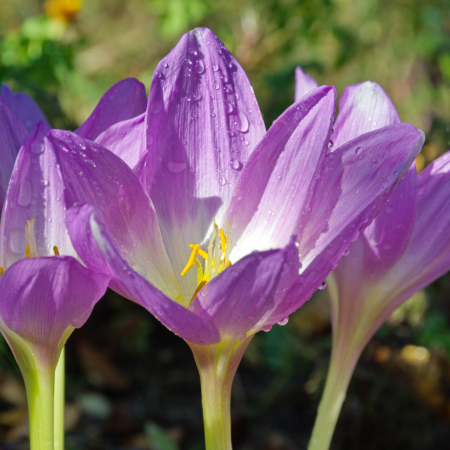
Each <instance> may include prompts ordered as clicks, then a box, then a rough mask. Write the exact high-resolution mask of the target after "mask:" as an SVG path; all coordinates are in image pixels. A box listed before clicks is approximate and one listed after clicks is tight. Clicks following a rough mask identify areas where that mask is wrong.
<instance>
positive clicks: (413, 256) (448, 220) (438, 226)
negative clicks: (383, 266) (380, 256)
mask: <svg viewBox="0 0 450 450" xmlns="http://www.w3.org/2000/svg"><path fill="white" fill-rule="evenodd" d="M449 192H450V152H447V153H445V154H444V155H442V156H441V157H440V158H438V159H437V160H436V161H434V162H433V163H431V164H430V165H429V166H428V167H427V168H426V169H425V170H424V171H423V172H421V173H420V174H419V176H418V200H419V206H418V212H417V220H416V223H415V227H414V232H413V235H412V237H411V240H410V244H409V246H408V248H407V249H406V251H405V253H404V254H403V255H402V257H401V258H400V259H399V261H398V262H397V264H396V265H395V266H394V268H393V269H392V271H391V272H390V274H389V275H388V280H387V283H388V284H389V285H391V286H393V288H394V287H395V288H396V290H397V296H398V298H397V299H396V302H395V304H396V305H398V304H399V302H400V303H401V302H402V301H404V300H406V299H407V298H408V297H409V296H411V295H412V294H413V293H414V292H416V291H418V290H420V289H423V288H424V287H425V286H427V285H428V284H429V283H431V282H433V281H434V280H436V279H437V278H439V277H440V276H442V275H443V274H444V273H445V272H447V271H448V270H450V195H449ZM399 291H401V295H400V294H399V293H398V292H399ZM402 299H403V300H402Z"/></svg>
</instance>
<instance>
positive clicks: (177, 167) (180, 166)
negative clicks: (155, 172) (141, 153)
mask: <svg viewBox="0 0 450 450" xmlns="http://www.w3.org/2000/svg"><path fill="white" fill-rule="evenodd" d="M185 169H186V163H184V162H181V163H179V162H175V161H169V162H168V163H167V170H168V171H169V172H170V173H179V172H183V170H185Z"/></svg>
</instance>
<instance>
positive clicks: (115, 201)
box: [48, 130, 195, 300]
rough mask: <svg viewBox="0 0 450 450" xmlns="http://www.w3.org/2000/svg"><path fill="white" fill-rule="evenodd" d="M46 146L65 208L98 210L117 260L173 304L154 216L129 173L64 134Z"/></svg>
mask: <svg viewBox="0 0 450 450" xmlns="http://www.w3.org/2000/svg"><path fill="white" fill-rule="evenodd" d="M48 140H49V142H50V144H51V148H52V150H53V151H54V153H55V154H56V158H57V160H58V163H59V164H60V170H61V174H62V177H63V180H64V185H65V202H66V206H67V208H70V207H72V206H73V205H74V204H79V203H90V204H92V205H94V206H95V207H96V208H97V209H99V211H100V212H101V213H102V215H103V217H104V218H105V221H106V223H107V224H108V229H109V231H110V233H111V236H112V237H113V239H115V242H117V243H118V247H119V248H120V251H121V254H122V257H123V258H124V259H126V260H127V261H128V262H129V264H130V265H131V266H133V265H134V266H135V267H136V266H139V267H140V268H141V269H140V270H141V273H143V274H144V276H146V277H147V279H148V280H149V281H150V282H151V283H152V284H154V285H155V286H156V287H157V288H158V289H160V290H162V291H163V292H164V293H165V294H166V295H168V296H169V297H171V298H174V299H175V298H178V296H180V294H181V291H180V288H179V287H178V285H177V281H176V277H175V275H174V273H173V269H172V266H171V264H170V261H169V259H168V257H167V253H166V250H165V248H164V244H163V242H162V239H161V231H160V228H159V224H158V220H157V217H156V214H155V210H154V208H153V205H152V203H151V200H150V199H149V197H148V196H147V194H146V193H145V191H144V188H143V186H142V184H141V183H140V182H139V180H138V178H137V177H136V176H135V175H134V174H133V172H132V171H131V169H130V168H129V167H128V166H127V165H126V164H125V163H124V162H123V161H122V160H121V159H120V158H119V157H118V156H116V155H114V154H113V153H112V152H110V151H109V150H107V149H105V148H103V147H101V146H100V145H98V144H95V143H94V142H91V141H88V140H84V139H83V138H81V137H79V136H77V135H76V134H74V133H70V132H69V131H57V130H53V131H51V132H50V133H49V134H48ZM80 257H82V255H80ZM82 258H83V257H82ZM194 290H195V288H194ZM191 295H192V294H191ZM189 299H190V297H189ZM189 299H188V300H189Z"/></svg>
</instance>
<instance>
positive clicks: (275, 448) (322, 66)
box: [0, 0, 450, 450]
mask: <svg viewBox="0 0 450 450" xmlns="http://www.w3.org/2000/svg"><path fill="white" fill-rule="evenodd" d="M197 26H206V27H209V28H211V29H212V30H213V31H214V32H215V33H216V34H217V35H218V36H219V38H220V39H221V40H222V41H223V42H224V43H225V45H226V46H227V47H228V48H229V49H230V50H231V51H232V52H233V54H234V55H235V56H236V58H237V59H238V61H239V62H240V63H241V65H242V66H243V68H244V69H245V70H246V72H247V74H248V77H249V78H250V81H251V83H252V85H253V87H254V90H255V93H256V96H257V98H258V101H259V104H260V108H261V110H262V113H263V115H264V119H265V121H266V126H267V127H269V126H270V124H271V123H272V121H273V120H274V119H275V118H276V117H277V116H278V115H279V114H280V113H281V112H282V111H283V110H284V109H285V108H286V107H288V106H289V105H290V104H291V103H292V102H293V98H294V69H295V66H297V65H301V66H302V67H303V68H304V69H305V70H307V71H308V72H309V73H310V74H311V75H312V76H313V77H314V78H315V79H316V80H317V81H318V82H319V84H332V85H335V86H336V87H337V88H338V92H339V93H341V92H342V90H343V89H344V87H345V86H347V85H348V84H354V83H359V82H361V81H365V80H372V81H376V82H378V83H379V84H381V86H383V88H384V89H385V90H386V91H387V93H388V94H389V96H390V97H391V99H392V100H393V102H394V104H395V105H396V107H397V109H398V112H399V114H400V117H401V119H402V121H404V122H409V123H412V124H413V125H415V126H416V127H418V128H420V129H422V130H424V131H425V133H426V143H425V146H424V148H423V151H422V153H421V154H420V155H419V157H418V159H417V165H418V168H419V170H421V169H423V167H425V166H426V165H427V164H428V163H430V162H431V161H432V160H434V159H435V158H436V157H438V156H439V155H441V154H442V153H443V152H445V151H446V150H447V149H449V148H450V2H449V0H365V1H357V0H303V1H299V0H258V1H256V0H226V1H225V0H189V1H184V0H89V1H88V0H84V1H82V0H47V1H38V0H1V1H0V81H1V82H5V83H7V84H9V85H10V86H11V87H12V88H13V89H14V90H21V91H25V92H27V93H28V94H30V95H31V96H33V98H34V99H35V100H36V101H37V103H38V104H39V105H40V106H41V108H42V109H43V110H44V112H45V114H46V115H47V117H48V118H49V121H50V123H51V124H52V125H53V126H54V127H55V128H63V129H69V130H72V129H75V128H76V127H77V126H78V125H79V124H81V123H82V122H83V121H84V120H85V119H86V118H87V117H88V115H89V114H90V112H91V111H92V110H93V108H94V106H95V105H96V103H97V102H98V100H99V99H100V97H101V95H102V94H103V93H104V92H105V91H106V90H107V89H108V88H109V87H110V86H111V85H112V84H114V83H115V82H117V81H119V80H121V79H123V78H125V77H136V78H138V79H139V80H141V81H142V82H143V83H144V84H145V85H146V86H147V88H148V87H149V85H150V80H151V77H152V72H153V70H154V68H155V66H156V64H157V63H158V61H159V60H160V59H161V58H162V57H163V56H165V55H166V54H167V53H168V52H169V51H170V49H171V48H172V47H173V46H174V45H175V44H176V43H177V41H178V40H179V38H180V37H181V35H182V34H183V33H185V32H187V31H188V30H190V29H192V28H194V27H197ZM449 324H450V275H446V276H444V277H443V278H441V279H440V280H438V281H437V282H436V283H434V284H433V285H431V286H430V287H428V288H427V289H426V290H425V291H422V292H419V293H418V294H416V295H415V296H414V297H413V298H412V299H411V300H409V301H408V302H407V303H406V304H405V305H404V306H403V307H402V308H400V309H399V310H397V311H396V312H395V313H394V314H393V315H392V317H391V318H390V319H389V321H388V323H387V324H385V325H384V326H383V327H382V328H381V329H380V331H379V332H378V333H377V335H376V336H375V337H374V339H373V340H372V341H371V342H370V343H369V345H368V346H367V348H366V350H365V351H364V353H363V355H362V358H361V360H360V363H359V364H358V366H357V368H356V371H355V374H354V377H353V380H352V383H351V385H350V389H349V393H348V396H347V400H346V402H345V404H344V407H343V411H342V414H341V417H340V420H339V422H338V426H337V429H336V433H335V437H334V440H333V444H332V449H333V450H344V449H345V450H358V449H362V448H364V449H365V450H375V449H383V450H390V449H398V448H401V449H405V450H409V449H411V450H422V449H423V450H425V449H426V450H442V449H444V448H448V442H450V359H449V355H450V326H449ZM330 347H331V336H330V324H329V310H328V299H327V291H326V290H325V291H319V292H318V293H317V294H316V295H315V297H314V298H313V299H312V300H311V301H309V302H308V303H307V304H306V305H305V306H304V307H303V308H301V310H299V311H298V312H297V313H295V314H293V315H292V316H291V318H290V321H289V323H288V324H287V325H286V326H284V327H280V326H275V327H274V328H273V329H272V331H271V332H270V333H259V334H258V335H257V336H255V338H254V340H253V342H252V344H251V345H250V347H249V349H248V351H247V353H246V355H245V357H244V360H243V362H242V364H241V367H240V369H239V371H238V374H237V376H236V380H235V385H234V390H233V398H232V412H233V438H234V448H235V450H256V449H258V450H261V449H262V450H303V449H306V445H307V442H308V438H309V435H310V432H311V429H312V425H313V421H314V416H315V412H316V409H317V405H318V401H319V399H320V395H321V392H322V389H323V384H324V380H325V376H326V371H327V366H328V359H329V353H330ZM67 353H68V356H67V360H68V362H67V424H66V425H67V444H66V448H67V449H73V450H78V449H87V450H91V449H92V450H94V449H108V450H109V449H130V450H131V449H137V450H138V449H148V450H202V449H203V448H204V445H203V429H202V412H201V402H200V386H199V380H198V374H197V371H196V367H195V364H194V361H193V358H192V356H191V354H190V350H189V348H188V347H187V346H186V344H185V343H184V342H183V341H182V340H181V339H179V338H177V337H175V336H174V335H172V334H171V333H170V332H168V331H167V330H165V329H164V328H163V327H162V326H161V325H160V324H159V323H158V322H157V321H156V320H154V319H153V318H152V317H151V316H150V315H149V314H148V313H147V312H146V311H145V310H143V309H142V308H140V307H139V306H137V305H134V304H132V303H130V302H127V301H125V300H123V299H121V298H120V297H119V296H117V295H116V294H114V293H112V292H109V293H108V294H107V296H106V298H105V299H103V300H102V301H101V302H100V303H99V304H98V306H97V307H96V308H95V310H94V313H93V315H92V316H91V318H90V319H89V321H88V322H87V324H86V325H85V327H83V328H82V329H81V330H79V331H76V332H74V334H73V336H72V337H71V338H70V339H69V343H68V347H67ZM26 436H27V415H26V402H25V396H24V389H23V383H22V381H21V377H20V374H19V372H18V369H17V367H16V365H15V362H14V359H13V358H12V356H11V354H10V352H9V349H8V348H7V347H6V346H5V344H4V342H3V341H0V448H2V449H11V450H13V449H14V450H15V449H25V448H27V439H26Z"/></svg>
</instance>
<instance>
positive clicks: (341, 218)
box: [273, 124, 423, 320]
mask: <svg viewBox="0 0 450 450" xmlns="http://www.w3.org/2000/svg"><path fill="white" fill-rule="evenodd" d="M422 144H423V133H422V132H420V131H419V130H417V129H416V128H414V127H413V126H412V125H408V124H397V125H392V126H390V127H385V128H382V129H381V130H377V131H374V132H371V133H367V134H364V135H362V136H360V137H359V138H357V139H354V140H353V141H351V142H349V143H347V144H345V145H344V146H342V147H340V148H339V149H337V150H336V151H335V152H333V153H331V154H330V155H328V156H327V160H328V161H327V162H326V164H325V167H324V172H323V174H322V177H321V182H320V183H319V184H318V186H317V188H316V191H315V197H314V201H313V202H312V203H311V211H310V213H309V214H307V215H305V217H304V222H303V223H301V225H303V227H302V228H303V230H304V231H303V234H302V235H301V240H300V248H299V251H300V253H301V262H302V263H303V268H302V275H301V277H300V279H299V280H298V282H297V284H296V285H294V286H293V287H292V288H291V292H290V293H288V295H286V297H285V301H284V302H282V304H280V307H279V311H278V316H277V317H274V319H273V320H277V319H278V318H279V317H282V316H284V317H286V316H287V315H288V314H291V313H292V312H293V311H295V310H296V309H297V308H298V307H299V306H300V305H302V304H303V303H304V302H305V301H306V300H307V299H308V298H310V297H311V295H312V293H313V292H314V291H315V290H316V289H317V287H318V286H319V285H320V284H321V283H322V282H323V281H324V280H325V278H326V276H327V275H328V274H329V273H330V272H331V270H333V269H334V268H335V267H336V264H337V262H338V261H339V259H340V258H341V256H342V255H343V253H344V252H345V251H346V250H347V249H348V248H349V246H350V245H351V244H352V243H353V242H355V241H356V240H357V239H358V237H359V235H360V233H361V232H362V231H363V230H364V229H365V228H366V227H367V224H369V223H370V222H371V221H372V220H373V218H374V217H375V216H376V215H377V214H378V212H379V211H380V209H381V208H382V206H383V205H384V203H385V202H386V200H387V198H388V196H389V194H390V193H391V192H392V190H393V189H394V188H395V186H396V183H397V180H398V178H399V177H401V176H402V173H403V172H405V171H406V169H407V168H409V167H410V166H411V163H412V161H413V159H414V158H415V156H417V154H418V153H419V151H420V149H421V147H422ZM300 229H301V228H300Z"/></svg>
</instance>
